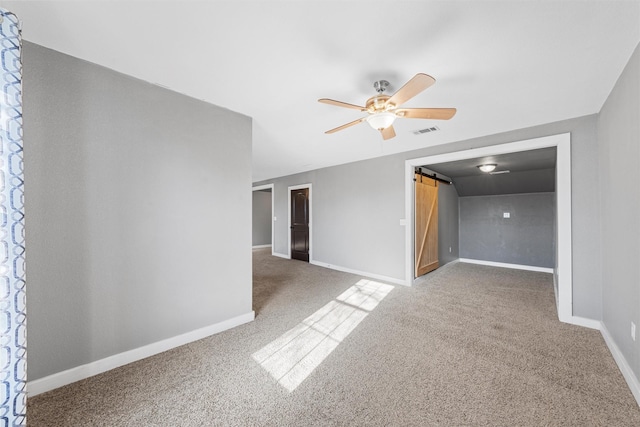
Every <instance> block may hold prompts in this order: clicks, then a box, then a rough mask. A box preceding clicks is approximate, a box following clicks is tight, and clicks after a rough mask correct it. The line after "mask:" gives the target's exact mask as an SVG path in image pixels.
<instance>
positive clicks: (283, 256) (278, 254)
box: [271, 252, 291, 259]
mask: <svg viewBox="0 0 640 427" xmlns="http://www.w3.org/2000/svg"><path fill="white" fill-rule="evenodd" d="M271 255H273V256H277V257H280V258H284V259H291V257H289V255H285V254H281V253H278V252H272V253H271Z"/></svg>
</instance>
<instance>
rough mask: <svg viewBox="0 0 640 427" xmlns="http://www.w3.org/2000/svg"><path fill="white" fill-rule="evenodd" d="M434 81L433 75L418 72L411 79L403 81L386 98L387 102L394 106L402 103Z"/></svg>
mask: <svg viewBox="0 0 640 427" xmlns="http://www.w3.org/2000/svg"><path fill="white" fill-rule="evenodd" d="M435 82H436V79H434V78H433V77H431V76H429V75H427V74H423V73H418V74H416V75H415V76H413V78H412V79H411V80H409V81H408V82H407V83H405V85H404V86H402V87H401V88H400V89H398V91H397V92H396V93H394V94H393V96H392V97H391V98H389V100H387V104H389V103H392V104H394V105H395V106H396V107H398V106H400V105H402V104H404V103H405V102H407V101H408V100H410V99H411V98H413V97H414V96H416V95H417V94H419V93H420V92H422V91H423V90H425V89H426V88H428V87H429V86H431V85H432V84H434V83H435Z"/></svg>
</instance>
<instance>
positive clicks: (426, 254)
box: [415, 174, 438, 277]
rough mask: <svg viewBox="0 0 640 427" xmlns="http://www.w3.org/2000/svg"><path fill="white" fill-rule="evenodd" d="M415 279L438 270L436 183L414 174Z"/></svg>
mask: <svg viewBox="0 0 640 427" xmlns="http://www.w3.org/2000/svg"><path fill="white" fill-rule="evenodd" d="M415 182H416V184H415V187H416V188H415V194H416V215H415V217H416V226H415V232H416V236H415V242H416V251H415V252H416V265H415V272H416V277H419V276H422V275H423V274H426V273H428V272H430V271H433V270H435V269H436V268H438V183H437V181H435V180H433V179H431V178H427V177H425V176H422V175H420V174H415Z"/></svg>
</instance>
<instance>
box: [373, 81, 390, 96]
mask: <svg viewBox="0 0 640 427" xmlns="http://www.w3.org/2000/svg"><path fill="white" fill-rule="evenodd" d="M388 86H389V82H388V81H386V80H378V81H376V82H373V88H374V89H375V90H376V91H377V92H378V93H382V92H384V91H385V90H386V89H387V87H388Z"/></svg>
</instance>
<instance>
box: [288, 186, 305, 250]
mask: <svg viewBox="0 0 640 427" xmlns="http://www.w3.org/2000/svg"><path fill="white" fill-rule="evenodd" d="M291 258H293V259H299V260H301V261H306V262H309V189H308V188H300V189H298V190H291Z"/></svg>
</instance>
